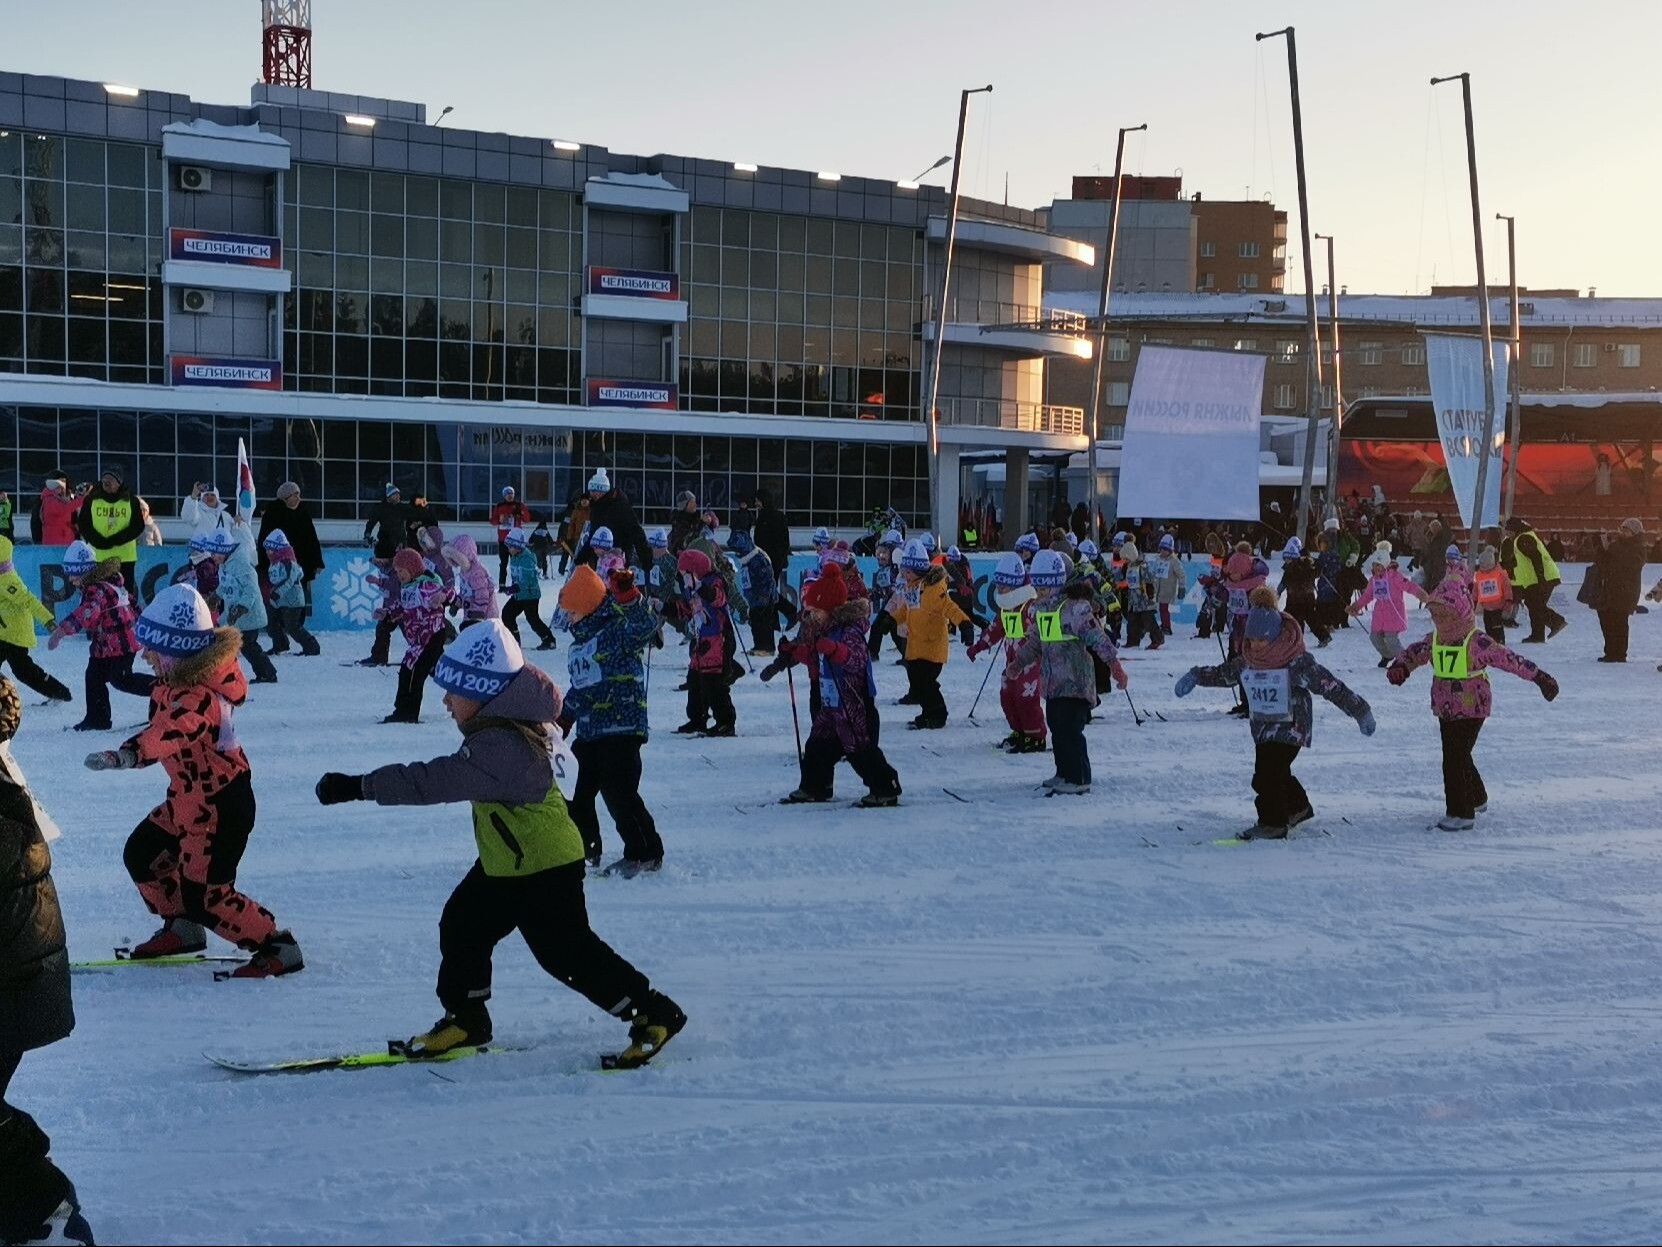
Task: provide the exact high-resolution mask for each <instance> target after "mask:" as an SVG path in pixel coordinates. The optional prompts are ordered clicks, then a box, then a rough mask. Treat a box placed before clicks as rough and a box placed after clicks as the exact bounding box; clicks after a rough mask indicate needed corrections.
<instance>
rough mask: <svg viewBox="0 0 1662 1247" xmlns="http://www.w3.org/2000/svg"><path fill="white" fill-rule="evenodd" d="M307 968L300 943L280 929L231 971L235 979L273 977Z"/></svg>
mask: <svg viewBox="0 0 1662 1247" xmlns="http://www.w3.org/2000/svg"><path fill="white" fill-rule="evenodd" d="M305 968H306V961H305V958H303V957H302V956H301V955H300V945H298V944H296V943H295V942H294V936H292V935H290V934H289V933H288V932H287V931H279V932H277V934H276V935H274V936H272V937H271V938H270V939H269V940H267V941H266V942H265V943H263V944H261V945H260V946H259V948H257V949H255V950H254V955H253V956H252V957H250V958H249V959H248V960H247V961H246V962H244V963H243V964H242V965H240V966H238V967H237V968H236V969H235V970H232V971H231V977H232V978H234V979H272V978H276V977H277V976H278V975H280V974H296V973H298V972H299V971H301V970H304V969H305Z"/></svg>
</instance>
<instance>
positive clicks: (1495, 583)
mask: <svg viewBox="0 0 1662 1247" xmlns="http://www.w3.org/2000/svg"><path fill="white" fill-rule="evenodd" d="M1500 599H1501V592H1500V577H1499V576H1498V575H1489V576H1486V575H1484V574H1482V573H1481V572H1480V573H1478V577H1477V600H1478V601H1479V602H1481V603H1482V604H1483V605H1485V606H1487V605H1489V603H1491V602H1498V601H1500Z"/></svg>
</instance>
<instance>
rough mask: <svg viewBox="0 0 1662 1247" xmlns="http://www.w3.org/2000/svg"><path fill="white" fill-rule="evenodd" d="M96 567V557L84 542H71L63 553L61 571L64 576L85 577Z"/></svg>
mask: <svg viewBox="0 0 1662 1247" xmlns="http://www.w3.org/2000/svg"><path fill="white" fill-rule="evenodd" d="M97 566H98V556H97V555H96V554H94V553H93V552H92V547H91V546H89V545H88V544H87V543H86V542H84V541H72V542H70V543H69V549H67V550H65V551H64V552H63V570H64V575H66V576H85V575H86V574H87V573H88V572H90V571H91V570H92V569H93V568H95V567H97Z"/></svg>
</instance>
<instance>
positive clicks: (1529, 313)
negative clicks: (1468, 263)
mask: <svg viewBox="0 0 1662 1247" xmlns="http://www.w3.org/2000/svg"><path fill="white" fill-rule="evenodd" d="M1497 289H1498V288H1497ZM1519 302H1520V304H1521V310H1522V316H1521V320H1522V322H1523V323H1524V324H1526V325H1607V326H1614V325H1657V326H1662V299H1566V298H1534V297H1525V298H1523V299H1521V300H1520V301H1519ZM1509 303H1510V300H1509V297H1508V296H1507V295H1506V293H1505V292H1504V290H1501V291H1500V292H1499V293H1494V294H1493V295H1492V297H1491V300H1490V317H1491V320H1492V322H1493V323H1494V324H1496V325H1505V324H1509V323H1510V308H1509ZM1100 306H1101V304H1100V302H1099V296H1098V295H1096V294H1095V293H1093V292H1091V291H1083V290H1081V291H1075V290H1066V291H1055V292H1051V293H1047V294H1046V295H1045V307H1046V308H1047V309H1054V310H1056V311H1064V312H1079V313H1083V314H1084V315H1086V316H1094V315H1095V314H1096V311H1097V309H1098V307H1100ZM1317 308H1318V310H1319V311H1320V313H1321V316H1322V318H1323V319H1324V320H1325V319H1326V317H1327V296H1326V295H1322V296H1320V297H1319V299H1318V301H1317ZM1339 317H1340V319H1341V320H1344V321H1366V320H1377V321H1392V322H1396V323H1399V324H1413V325H1427V326H1435V325H1466V326H1473V327H1475V326H1476V325H1477V322H1478V315H1477V299H1476V298H1475V297H1472V296H1464V295H1396V294H1342V295H1340V296H1339ZM1109 318H1110V319H1111V320H1127V321H1132V320H1161V319H1167V320H1194V321H1223V322H1231V323H1243V324H1249V323H1269V324H1303V323H1304V296H1303V295H1300V294H1272V295H1265V294H1189V293H1179V294H1172V293H1165V292H1161V293H1150V292H1148V291H1137V292H1135V293H1121V292H1120V291H1115V292H1114V297H1113V300H1112V302H1111V303H1110V304H1109Z"/></svg>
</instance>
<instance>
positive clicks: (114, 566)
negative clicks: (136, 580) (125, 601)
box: [81, 557, 241, 644]
mask: <svg viewBox="0 0 1662 1247" xmlns="http://www.w3.org/2000/svg"><path fill="white" fill-rule="evenodd" d="M120 579H121V560H120V559H118V558H113V557H112V558H107V559H100V560H99V561H98V566H97V567H94V568H93V569H92V570H91V571H90V572H88V573H87V574H86V575H85V576H83V577H81V584H82V585H83V586H85V585H95V584H99V583H100V582H102V581H105V580H120ZM238 644H241V642H240V641H239V642H238Z"/></svg>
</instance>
